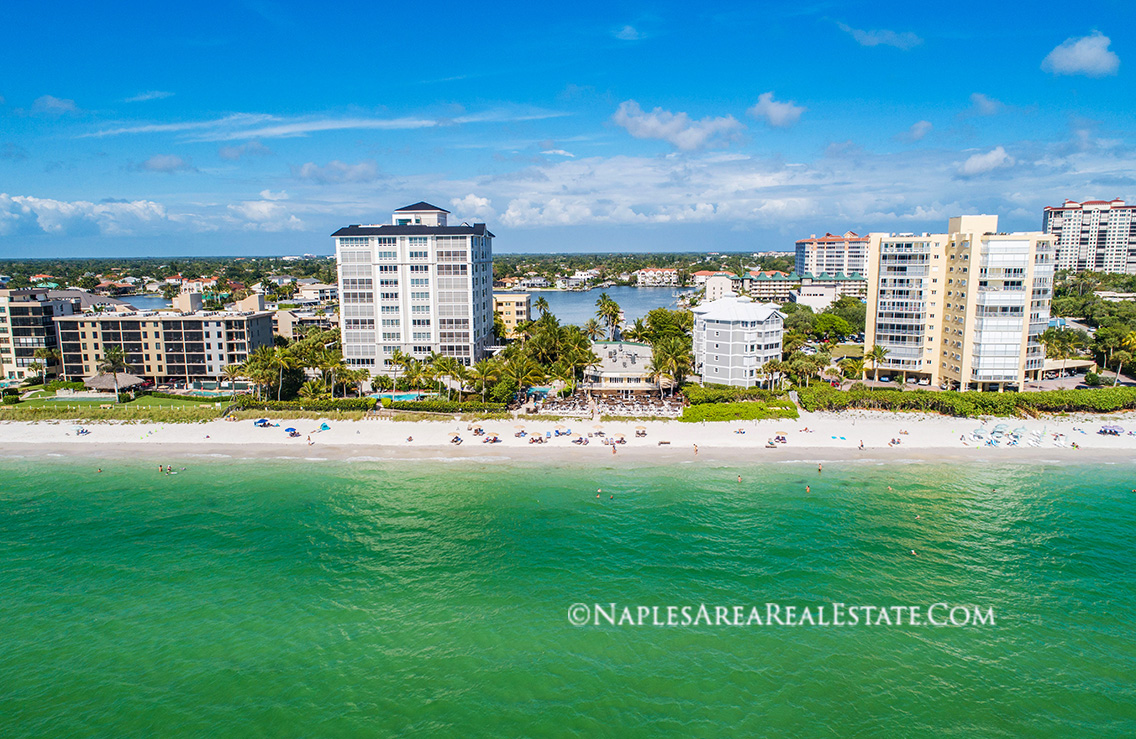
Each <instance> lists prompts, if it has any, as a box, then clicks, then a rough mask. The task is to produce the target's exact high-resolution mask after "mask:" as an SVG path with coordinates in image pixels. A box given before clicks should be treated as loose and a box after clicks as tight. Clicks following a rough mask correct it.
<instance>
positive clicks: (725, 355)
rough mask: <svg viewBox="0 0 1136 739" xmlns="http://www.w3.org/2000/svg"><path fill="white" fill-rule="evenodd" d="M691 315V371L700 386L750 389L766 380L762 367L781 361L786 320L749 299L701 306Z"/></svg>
mask: <svg viewBox="0 0 1136 739" xmlns="http://www.w3.org/2000/svg"><path fill="white" fill-rule="evenodd" d="M693 312H694V346H693V353H694V371H695V372H697V373H698V374H699V375H701V377H702V382H703V383H707V382H710V383H716V384H720V385H736V386H738V387H753V386H755V385H758V384H760V383H762V382H764V381H766V380H768V379H770V378H769V376H768V375H766V374H764V373H763V372H762V369H761V368H762V365H764V364H765V363H766V362H768V361H770V360H773V359H781V340H782V338H783V334H784V327H785V316H784V314H782V313H781V312H780V311H778V310H777V306H776V305H773V304H769V303H766V304H762V303H755V302H753V300H751V299H750V298H748V297H740V298H739V297H734V296H733V295H727V296H726V297H724V298H719V299H718V300H714V301H711V302H709V303H703V304H702V305H699V306H696V307H695V308H694V309H693Z"/></svg>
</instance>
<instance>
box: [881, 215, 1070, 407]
mask: <svg viewBox="0 0 1136 739" xmlns="http://www.w3.org/2000/svg"><path fill="white" fill-rule="evenodd" d="M947 231H948V233H944V234H922V235H916V234H884V233H873V234H871V235H870V238H871V240H870V243H869V246H868V322H867V331H866V332H865V346H866V348H868V349H871V348H872V347H873V346H876V345H878V346H881V347H883V348H884V349H885V350H886V351H887V358H886V359H884V360H883V361H882V362H880V365H879V373H880V375H881V376H889V377H892V378H893V379H895V380H897V381H900V382H911V381H914V382H917V383H919V384H922V385H930V386H936V387H944V388H952V389H961V390H996V391H1002V390H1007V389H1018V390H1021V389H1025V383H1026V382H1027V381H1028V380H1036V379H1039V377H1040V374H1041V372H1042V368H1043V365H1044V362H1045V350H1044V347H1042V345H1041V344H1040V343H1039V342H1038V335H1039V334H1041V332H1042V331H1044V330H1045V329H1046V327H1047V326H1048V325H1049V304H1050V301H1051V300H1052V298H1053V270H1054V265H1053V253H1054V250H1053V241H1054V239H1053V237H1052V236H1049V235H1047V234H1044V233H1041V232H1039V231H1031V232H1019V233H998V217H997V216H988V215H978V216H959V217H956V218H951V219H950V222H949V225H948V228H947ZM869 366H870V365H869ZM867 376H868V377H872V376H873V371H872V370H871V369H869V371H868V373H867Z"/></svg>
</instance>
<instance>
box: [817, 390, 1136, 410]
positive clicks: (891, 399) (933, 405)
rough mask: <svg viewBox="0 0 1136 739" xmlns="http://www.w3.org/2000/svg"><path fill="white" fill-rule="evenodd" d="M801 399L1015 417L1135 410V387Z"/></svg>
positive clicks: (833, 406)
mask: <svg viewBox="0 0 1136 739" xmlns="http://www.w3.org/2000/svg"><path fill="white" fill-rule="evenodd" d="M797 397H798V399H799V400H800V402H801V406H802V407H803V408H804V409H805V410H807V411H810V412H811V411H841V410H845V409H848V408H866V409H875V410H887V411H927V412H931V413H942V414H944V415H948V416H1015V415H1019V414H1027V415H1030V414H1034V413H1075V412H1081V413H1109V412H1112V411H1118V410H1131V409H1136V388H1130V387H1110V388H1101V389H1095V390H1049V391H1043V392H1036V393H1033V392H1030V393H983V392H976V391H970V392H957V391H941V392H934V391H930V390H911V391H908V392H900V391H898V390H862V391H861V390H850V391H844V390H835V389H833V388H831V387H828V386H826V385H818V386H815V387H808V388H800V389H799V390H798V392H797Z"/></svg>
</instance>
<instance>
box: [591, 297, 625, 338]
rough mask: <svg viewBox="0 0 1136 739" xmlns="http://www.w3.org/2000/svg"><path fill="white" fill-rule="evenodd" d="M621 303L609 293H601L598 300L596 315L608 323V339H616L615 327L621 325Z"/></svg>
mask: <svg viewBox="0 0 1136 739" xmlns="http://www.w3.org/2000/svg"><path fill="white" fill-rule="evenodd" d="M620 313H621V311H620V309H619V303H617V302H615V301H614V300H612V299H611V297H610V296H609V295H608V294H607V293H600V297H599V299H597V300H596V316H597V317H598V318H599V319H600V320H601V321H603V322H604V323H605V324H607V331H608V339H609V340H610V341H615V329H616V328H618V327H619V314H620Z"/></svg>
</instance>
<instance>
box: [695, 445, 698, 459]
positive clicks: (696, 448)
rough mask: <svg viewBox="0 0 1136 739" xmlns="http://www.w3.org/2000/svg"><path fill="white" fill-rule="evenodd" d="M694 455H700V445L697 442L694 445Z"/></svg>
mask: <svg viewBox="0 0 1136 739" xmlns="http://www.w3.org/2000/svg"><path fill="white" fill-rule="evenodd" d="M694 456H696V457H697V456H698V445H697V444H695V445H694Z"/></svg>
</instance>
